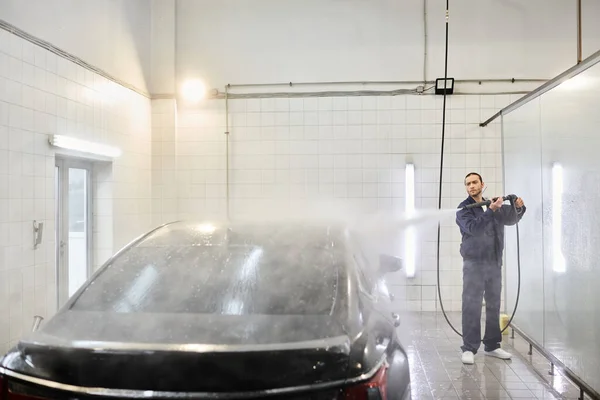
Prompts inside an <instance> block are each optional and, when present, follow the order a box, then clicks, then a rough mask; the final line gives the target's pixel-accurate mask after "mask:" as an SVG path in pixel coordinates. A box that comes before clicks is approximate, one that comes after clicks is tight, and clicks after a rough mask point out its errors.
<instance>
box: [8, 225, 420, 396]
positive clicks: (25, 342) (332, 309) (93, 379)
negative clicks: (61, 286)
mask: <svg viewBox="0 0 600 400" xmlns="http://www.w3.org/2000/svg"><path fill="white" fill-rule="evenodd" d="M398 269H399V263H398V260H397V259H396V258H394V257H389V256H380V255H377V256H373V255H372V254H371V253H370V252H369V251H368V249H366V248H365V247H364V246H363V245H362V244H361V240H360V239H359V237H358V236H356V235H354V234H352V233H351V232H350V231H349V230H347V229H343V228H339V227H332V226H315V225H310V226H309V225H280V224H260V225H256V224H224V225H219V226H216V225H210V224H194V223H173V224H168V225H165V226H163V227H160V228H158V229H156V230H154V231H152V232H149V233H148V234H147V235H144V236H143V237H141V238H139V239H138V240H136V241H134V242H133V243H132V244H130V245H129V246H127V247H125V248H124V249H123V250H121V251H120V252H119V253H117V254H116V255H115V256H114V257H113V258H111V259H110V260H109V261H108V262H107V263H106V264H105V265H104V266H103V267H102V268H101V269H100V270H99V271H98V272H96V273H95V274H94V276H93V277H92V278H90V280H89V281H88V282H86V284H85V285H84V286H83V287H82V288H81V289H80V290H79V291H78V292H77V293H76V294H75V295H74V296H73V297H72V298H71V299H70V300H69V301H68V303H67V304H66V305H65V306H64V307H62V308H61V310H59V312H58V313H57V314H56V315H55V316H54V317H52V318H51V319H50V320H48V321H47V323H45V324H43V325H42V327H41V329H39V330H38V331H36V332H33V333H32V334H30V335H29V336H27V337H25V338H23V339H22V340H21V341H20V342H19V343H18V345H17V346H16V347H15V348H13V349H12V350H11V351H10V352H9V353H8V354H6V355H5V356H4V358H3V359H2V361H1V362H0V400H8V399H11V400H12V399H14V400H16V399H20V400H24V399H27V398H31V399H33V398H37V399H62V398H64V399H74V398H92V397H94V398H97V397H103V398H186V399H189V398H215V399H217V398H223V399H247V398H265V397H268V398H273V399H279V398H286V399H288V398H289V399H296V398H307V399H311V398H315V399H408V398H410V377H409V372H408V371H409V370H408V361H407V358H406V353H405V352H404V350H403V348H402V346H401V345H400V343H399V341H398V339H397V335H396V331H395V327H396V326H397V325H398V322H397V316H395V315H394V314H393V312H392V309H391V304H390V297H389V294H388V293H387V292H386V287H385V279H384V276H385V274H386V273H388V272H393V271H396V270H398Z"/></svg>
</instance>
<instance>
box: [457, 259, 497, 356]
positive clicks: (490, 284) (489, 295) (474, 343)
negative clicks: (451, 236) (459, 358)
mask: <svg viewBox="0 0 600 400" xmlns="http://www.w3.org/2000/svg"><path fill="white" fill-rule="evenodd" d="M501 291H502V266H501V265H499V264H498V262H496V261H479V260H464V262H463V293H462V331H463V345H462V347H461V349H462V350H463V352H464V351H472V352H473V353H474V354H475V353H477V350H479V347H480V346H481V308H482V303H483V298H484V297H485V336H484V337H483V344H484V350H485V351H493V350H496V349H497V348H499V347H500V342H502V334H501V332H500V295H501Z"/></svg>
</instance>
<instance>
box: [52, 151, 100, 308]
mask: <svg viewBox="0 0 600 400" xmlns="http://www.w3.org/2000/svg"><path fill="white" fill-rule="evenodd" d="M91 177H92V164H91V163H90V162H86V161H80V160H71V159H61V158H57V159H56V193H57V202H56V265H57V269H56V272H57V277H56V278H57V279H56V282H57V285H58V287H57V294H58V298H57V301H58V307H59V308H60V307H62V305H63V304H65V302H66V301H67V300H68V299H69V298H70V297H71V296H72V295H73V294H74V293H75V292H76V291H77V290H78V289H79V288H80V287H81V285H82V284H83V283H85V281H86V280H87V279H88V278H89V276H90V273H91V265H92V263H91V260H92V243H93V241H92V212H91V210H92V191H91Z"/></svg>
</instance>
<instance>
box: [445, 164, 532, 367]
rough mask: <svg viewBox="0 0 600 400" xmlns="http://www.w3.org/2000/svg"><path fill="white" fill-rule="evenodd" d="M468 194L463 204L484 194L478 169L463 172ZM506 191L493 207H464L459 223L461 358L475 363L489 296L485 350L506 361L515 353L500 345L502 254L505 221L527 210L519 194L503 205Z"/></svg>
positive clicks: (507, 223)
mask: <svg viewBox="0 0 600 400" xmlns="http://www.w3.org/2000/svg"><path fill="white" fill-rule="evenodd" d="M465 187H466V189H467V192H468V193H469V197H467V199H466V200H465V201H463V202H462V203H460V205H459V208H463V207H464V206H466V205H468V204H473V203H478V202H481V201H484V200H486V199H484V198H483V195H482V193H483V187H484V184H483V179H482V178H481V175H479V174H478V173H476V172H471V173H469V174H468V175H467V176H466V177H465ZM502 203H503V200H502V196H499V197H498V199H497V200H496V201H493V202H492V203H491V204H490V206H489V207H485V206H484V207H475V208H471V209H468V210H460V211H458V212H457V214H456V223H457V225H458V226H459V228H460V232H461V234H462V243H461V245H460V254H461V256H462V257H463V294H462V329H463V346H462V347H461V349H462V351H463V354H462V362H463V363H464V364H473V363H474V359H475V354H477V350H479V347H480V345H481V305H482V301H483V298H484V296H485V315H486V318H485V336H484V338H483V344H484V350H485V354H486V355H488V356H492V357H497V358H500V359H503V360H508V359H510V358H511V355H510V354H509V353H508V352H506V351H504V350H503V349H502V348H500V343H501V342H502V334H501V332H500V295H501V290H502V254H503V252H504V226H505V225H514V224H515V223H516V222H517V221H520V220H521V218H522V217H523V214H524V213H525V205H524V204H523V199H521V198H520V197H519V198H517V200H516V201H515V206H516V212H515V209H514V208H513V206H512V205H508V204H505V205H503V204H502Z"/></svg>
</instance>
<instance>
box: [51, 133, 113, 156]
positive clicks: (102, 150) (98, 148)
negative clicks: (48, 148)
mask: <svg viewBox="0 0 600 400" xmlns="http://www.w3.org/2000/svg"><path fill="white" fill-rule="evenodd" d="M49 142H50V144H51V145H52V146H55V147H60V148H63V149H67V150H73V151H78V152H82V153H88V154H94V155H98V156H102V157H109V158H116V157H119V156H121V154H122V152H121V149H119V148H118V147H113V146H107V145H105V144H100V143H94V142H88V141H85V140H81V139H76V138H73V137H69V136H63V135H50V138H49Z"/></svg>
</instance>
